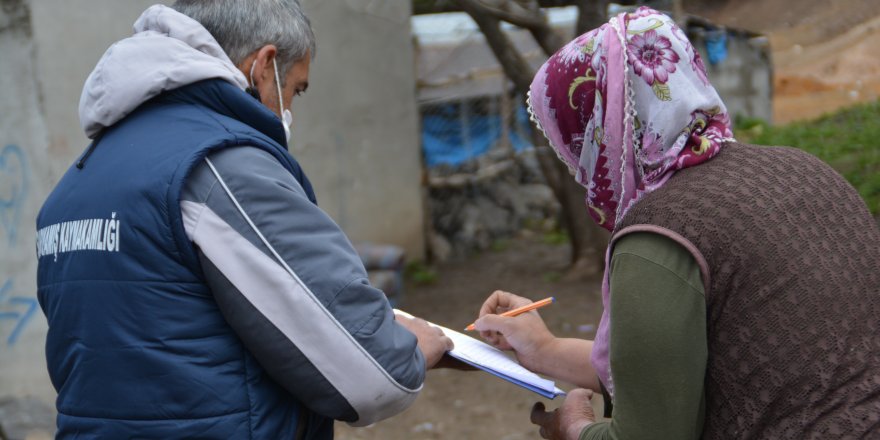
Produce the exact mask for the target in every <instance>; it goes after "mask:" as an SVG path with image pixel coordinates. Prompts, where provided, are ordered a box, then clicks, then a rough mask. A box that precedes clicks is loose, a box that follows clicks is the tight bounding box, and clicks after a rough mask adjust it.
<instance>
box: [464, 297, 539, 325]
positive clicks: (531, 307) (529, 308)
mask: <svg viewBox="0 0 880 440" xmlns="http://www.w3.org/2000/svg"><path fill="white" fill-rule="evenodd" d="M554 301H556V299H555V298H553V297H552V296H551V297H550V298H544V299H542V300H540V301H535V302H533V303H531V304H529V305H527V306H522V307H517V308H515V309H513V310H508V311H506V312H504V313H502V314H501V316H507V317H512V316H516V315H520V314H523V313H525V312H529V311H532V310H535V309H540V308H541V307H544V306H549V305H550V304H553V302H554ZM464 329H465V331H471V330H473V329H474V325H473V324H471V325H469V326H467V327H465V328H464Z"/></svg>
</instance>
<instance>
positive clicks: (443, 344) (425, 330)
mask: <svg viewBox="0 0 880 440" xmlns="http://www.w3.org/2000/svg"><path fill="white" fill-rule="evenodd" d="M395 319H397V322H398V323H400V325H402V326H403V327H404V328H406V329H407V330H409V331H410V332H411V333H412V334H414V335H416V338H417V339H418V340H419V350H422V354H423V355H424V356H425V368H426V369H431V368H434V366H435V365H437V362H439V361H440V359H442V358H443V354H444V353H446V352H447V351H449V350H452V348H453V345H452V339H449V338H448V337H447V336H446V335H444V334H443V331H442V330H440V329H439V328H437V327H431V326H430V325H428V322H427V321H425V320H424V319H421V318H407V317H406V316H403V315H400V314H397V315H395Z"/></svg>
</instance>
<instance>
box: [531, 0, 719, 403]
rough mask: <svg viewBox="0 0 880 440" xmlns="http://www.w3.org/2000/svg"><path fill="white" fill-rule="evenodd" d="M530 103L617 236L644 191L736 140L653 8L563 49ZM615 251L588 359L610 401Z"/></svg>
mask: <svg viewBox="0 0 880 440" xmlns="http://www.w3.org/2000/svg"><path fill="white" fill-rule="evenodd" d="M528 101H529V112H530V113H531V115H532V120H533V121H534V122H535V124H537V126H538V127H539V128H540V129H541V130H542V131H543V132H544V135H545V136H546V137H547V139H548V140H549V141H550V145H551V146H552V147H553V149H554V150H555V151H556V154H557V155H558V156H559V158H560V159H561V160H562V161H563V162H565V164H566V165H568V168H569V170H570V171H571V172H572V174H573V175H574V176H575V179H576V180H577V182H578V183H580V184H581V185H583V186H584V187H585V188H586V189H587V200H586V203H587V209H588V210H589V212H590V215H591V216H592V217H593V219H595V220H596V222H597V223H598V224H599V225H600V226H602V227H604V228H606V229H608V230H611V231H613V230H614V228H615V226H616V225H617V224H618V222H619V221H620V220H621V219H623V217H624V216H625V215H626V213H627V211H628V210H629V208H631V207H632V206H633V205H634V204H635V203H636V202H638V201H639V199H641V198H642V197H644V196H645V194H648V193H650V192H652V191H654V190H656V189H658V188H660V187H661V186H663V184H664V183H666V182H667V181H668V180H669V178H670V177H672V175H673V174H675V172H676V171H678V170H681V169H683V168H687V167H691V166H694V165H699V164H700V163H703V162H705V161H707V160H709V159H711V158H712V157H714V156H715V155H716V154H718V151H719V150H720V149H721V146H722V143H723V142H725V141H728V140H732V139H731V138H732V136H733V133H732V132H731V130H730V118H729V117H728V115H727V110H726V108H725V107H724V103H723V102H721V98H719V96H718V93H717V92H716V91H715V89H714V88H713V87H712V85H711V84H709V80H708V78H707V76H706V69H705V67H704V66H703V61H702V60H701V58H700V55H699V53H697V51H696V50H694V47H693V46H692V45H691V43H690V42H689V41H688V39H687V37H686V36H685V34H684V32H682V30H681V29H679V28H678V26H676V25H675V23H674V22H673V21H672V19H670V18H669V17H667V16H666V15H663V14H661V13H659V12H657V11H655V10H653V9H650V8H647V7H642V8H639V9H638V10H637V11H635V12H633V13H623V14H620V15H618V16H616V17H614V18H612V19H611V20H610V21H609V22H608V23H607V24H604V25H602V26H601V27H600V28H598V29H594V30H592V31H590V32H587V33H585V34H583V35H581V36H580V37H577V38H575V39H574V40H573V41H571V42H569V43H568V44H567V45H565V47H563V48H562V49H560V50H559V51H558V52H556V54H554V55H553V56H552V57H550V59H549V60H547V62H545V63H544V65H543V66H541V69H540V70H539V71H538V73H537V75H536V76H535V79H534V80H533V81H532V85H531V88H530V91H529V100H528ZM610 250H611V249H610V248H609V250H608V252H607V253H606V257H605V279H604V281H603V285H602V301H603V305H604V308H605V309H604V311H603V313H602V320H601V322H600V323H599V329H598V331H597V333H596V340H595V343H594V345H593V352H592V356H591V359H592V363H593V366H594V368H595V369H596V371H597V373H598V374H599V378H600V379H601V380H602V383H603V385H604V386H605V388H606V389H607V390H608V391H609V392H610V393H611V394H612V396H613V393H614V383H613V380H612V377H611V368H610V363H609V347H608V344H609V339H610V322H611V318H610V301H609V294H610V289H609V285H608V278H609V270H610V266H609V263H610Z"/></svg>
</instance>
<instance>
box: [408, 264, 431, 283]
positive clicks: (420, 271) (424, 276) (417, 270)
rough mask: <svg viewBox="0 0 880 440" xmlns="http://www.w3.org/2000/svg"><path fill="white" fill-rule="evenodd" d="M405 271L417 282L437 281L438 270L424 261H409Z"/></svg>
mask: <svg viewBox="0 0 880 440" xmlns="http://www.w3.org/2000/svg"><path fill="white" fill-rule="evenodd" d="M404 273H405V274H406V276H407V277H408V278H409V279H410V280H412V281H413V282H414V283H416V284H420V285H424V284H434V283H436V282H437V272H436V271H435V270H434V269H432V268H430V267H428V266H427V265H425V263H424V262H422V261H411V262H409V263H408V264H407V265H406V270H405V272H404Z"/></svg>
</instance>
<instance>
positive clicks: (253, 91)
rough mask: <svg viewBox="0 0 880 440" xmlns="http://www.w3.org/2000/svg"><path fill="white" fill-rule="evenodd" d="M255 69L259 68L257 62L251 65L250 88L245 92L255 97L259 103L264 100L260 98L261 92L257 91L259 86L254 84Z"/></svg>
mask: <svg viewBox="0 0 880 440" xmlns="http://www.w3.org/2000/svg"><path fill="white" fill-rule="evenodd" d="M254 67H257V60H254V62H253V64H251V74H250V78H249V79H250V81H251V85H250V87H248V88H246V89H244V91H245V92H246V93H247V94H248V95H251V96H253V97H254V99H256V100H257V101H260V102H263V99H262V98H261V97H260V91H259V90H257V85H256V84H255V83H254Z"/></svg>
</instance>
